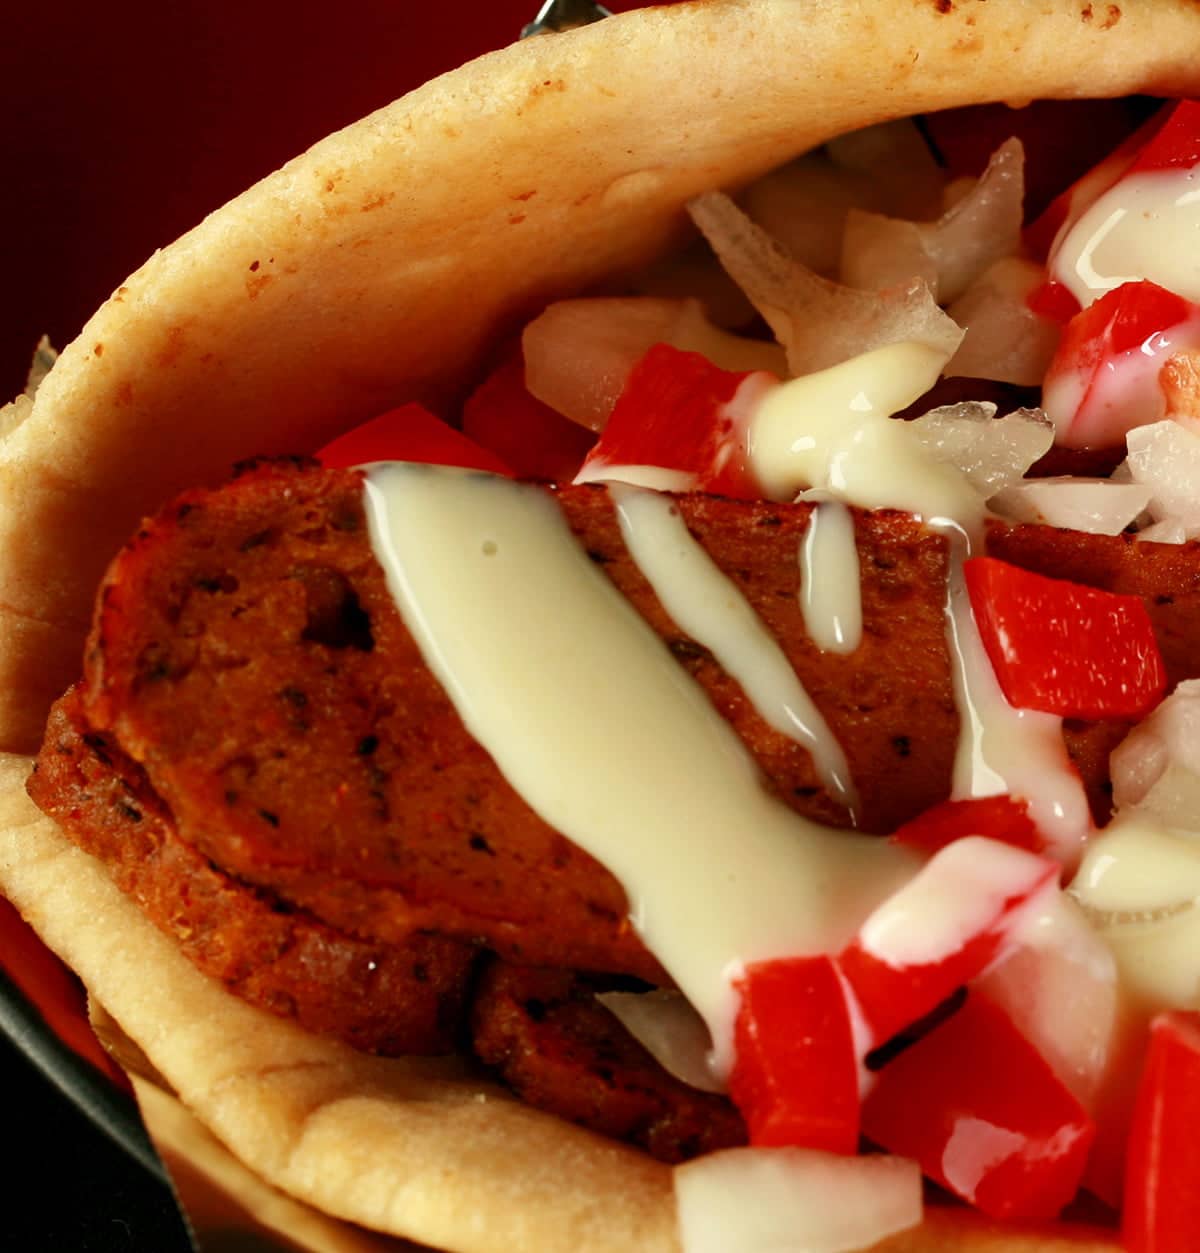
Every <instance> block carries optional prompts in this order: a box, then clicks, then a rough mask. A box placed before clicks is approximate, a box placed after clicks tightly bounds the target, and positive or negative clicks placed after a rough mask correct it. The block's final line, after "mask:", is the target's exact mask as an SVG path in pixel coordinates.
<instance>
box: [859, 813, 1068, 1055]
mask: <svg viewBox="0 0 1200 1253" xmlns="http://www.w3.org/2000/svg"><path fill="white" fill-rule="evenodd" d="M1059 870H1060V867H1059V866H1058V864H1057V863H1056V862H1053V861H1050V860H1049V859H1047V858H1044V857H1037V856H1035V855H1034V854H1033V853H1029V852H1026V851H1025V850H1024V849H1018V848H1012V847H1010V846H1009V845H1006V844H1000V843H998V842H996V841H992V840H983V839H979V838H972V837H967V838H964V839H961V840H956V841H954V842H953V843H951V844H949V845H947V846H946V847H945V848H943V849H941V850H940V851H939V852H938V853H937V854H936V855H935V856H934V857H933V858H932V859H931V860H930V861H929V863H928V864H927V865H926V866H925V867H924V868H923V869H922V870H921V871H920V872H919V873H918V874H917V875H916V877H915V878H913V879H912V880H911V881H910V882H909V883H907V884H905V886H904V887H902V888H901V889H900V890H899V891H898V892H896V893H895V894H894V895H892V896H891V897H889V898H888V899H887V900H886V901H884V903H883V904H882V905H881V906H880V907H879V908H878V909H877V910H876V911H875V912H874V913H873V914H872V915H871V916H870V917H869V918H868V919H867V920H866V922H864V923H863V925H862V927H860V928H859V932H858V935H857V936H856V937H855V939H854V942H853V943H852V944H850V945H849V947H848V948H847V949H846V950H845V952H843V953H842V955H841V957H839V959H838V964H839V966H840V967H841V970H842V973H843V974H844V975H845V976H846V979H847V980H848V981H849V983H850V986H851V988H852V989H853V991H854V996H855V1000H856V1002H857V1005H858V1008H859V1010H860V1012H861V1014H862V1017H863V1019H864V1020H865V1021H866V1024H867V1026H868V1027H869V1028H870V1030H871V1040H870V1047H872V1048H875V1047H878V1046H879V1045H881V1044H884V1043H885V1042H886V1041H888V1040H890V1039H891V1038H892V1037H893V1036H895V1035H897V1034H898V1033H899V1032H900V1031H902V1030H904V1028H905V1027H908V1026H910V1025H911V1024H912V1023H914V1022H917V1021H918V1020H919V1019H921V1018H924V1017H925V1016H926V1015H927V1014H929V1013H932V1011H933V1010H935V1009H936V1008H937V1007H938V1006H939V1005H940V1004H941V1003H942V1002H943V1001H944V1000H946V998H947V997H949V996H950V995H951V994H952V993H954V992H955V991H957V989H959V988H960V987H962V986H963V985H964V984H966V983H968V982H969V981H970V980H971V979H973V978H974V977H975V976H976V975H977V974H979V973H980V972H981V971H983V970H984V969H986V968H987V967H988V966H989V965H991V964H992V962H994V961H995V960H996V959H997V957H999V956H1000V955H1001V953H1003V952H1004V951H1005V950H1006V948H1008V947H1009V946H1010V945H1011V944H1012V942H1013V940H1012V937H1013V934H1014V932H1015V930H1016V928H1017V926H1018V924H1019V923H1020V921H1021V920H1022V919H1023V918H1024V916H1025V914H1026V911H1027V908H1028V907H1029V906H1030V905H1032V904H1036V903H1037V902H1039V901H1042V900H1044V899H1045V897H1046V894H1047V890H1048V889H1050V890H1052V885H1053V884H1054V883H1055V882H1056V880H1057V878H1058V874H1059Z"/></svg>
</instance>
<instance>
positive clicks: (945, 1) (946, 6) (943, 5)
mask: <svg viewBox="0 0 1200 1253" xmlns="http://www.w3.org/2000/svg"><path fill="white" fill-rule="evenodd" d="M933 7H934V8H935V9H937V11H938V12H939V13H953V12H954V0H933Z"/></svg>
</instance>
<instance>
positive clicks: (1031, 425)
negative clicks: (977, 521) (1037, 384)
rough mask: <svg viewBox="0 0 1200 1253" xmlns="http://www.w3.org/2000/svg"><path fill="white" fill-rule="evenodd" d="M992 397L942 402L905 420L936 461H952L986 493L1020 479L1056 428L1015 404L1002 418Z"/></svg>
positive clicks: (989, 493)
mask: <svg viewBox="0 0 1200 1253" xmlns="http://www.w3.org/2000/svg"><path fill="white" fill-rule="evenodd" d="M995 413H996V406H995V405H994V404H991V403H990V402H980V401H970V400H968V401H963V402H961V403H959V404H956V405H941V406H939V407H938V408H937V409H930V410H929V412H928V413H925V414H922V415H921V417H919V418H915V419H913V420H912V422H911V423H909V425H910V426H911V427H912V429H913V430H914V431H915V432H916V433H917V434H918V436H919V438H920V440H921V443H922V444H923V445H924V446H925V448H926V449H927V450H928V451H929V452H931V453H933V455H934V456H936V457H937V458H938V459H939V460H940V461H945V462H948V463H949V464H951V465H953V466H956V467H957V468H958V469H959V470H961V471H962V473H963V474H965V475H966V476H967V479H968V480H969V482H970V484H971V486H972V487H973V488H975V490H976V491H977V492H979V493H980V495H982V496H983V497H984V498H987V497H989V496H994V495H995V494H996V493H997V492H998V491H1000V490H1001V489H1002V488H1005V487H1007V486H1009V484H1011V483H1015V482H1017V481H1019V480H1020V478H1021V476H1022V475H1023V474H1024V473H1025V471H1026V470H1028V469H1029V467H1030V466H1031V465H1033V463H1034V462H1035V461H1037V459H1038V458H1039V457H1041V456H1043V455H1044V454H1045V452H1046V451H1047V449H1048V448H1049V447H1050V445H1051V444H1052V443H1053V442H1054V428H1053V427H1052V426H1051V425H1050V423H1049V422H1048V421H1047V419H1046V417H1045V415H1044V414H1043V413H1042V412H1041V410H1039V409H1016V410H1014V411H1013V412H1012V413H1008V414H1005V415H1004V417H1002V418H997V417H996V416H995Z"/></svg>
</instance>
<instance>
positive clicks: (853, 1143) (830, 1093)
mask: <svg viewBox="0 0 1200 1253" xmlns="http://www.w3.org/2000/svg"><path fill="white" fill-rule="evenodd" d="M738 990H739V991H740V993H741V998H742V999H741V1005H740V1008H739V1010H738V1016H737V1023H736V1026H735V1029H734V1044H735V1048H736V1057H735V1060H734V1065H733V1072H732V1074H731V1075H730V1077H729V1093H730V1096H732V1097H733V1100H734V1102H735V1104H736V1105H737V1107H738V1108H739V1109H740V1110H741V1111H742V1116H743V1117H744V1118H745V1120H746V1127H747V1129H748V1130H749V1132H750V1142H751V1144H754V1145H759V1146H767V1147H770V1146H780V1145H796V1146H799V1147H802V1148H814V1149H825V1150H827V1151H828V1152H832V1153H853V1152H855V1151H856V1149H857V1148H858V1061H857V1057H856V1054H855V1045H854V1034H853V1030H852V1027H851V1022H850V1011H849V1008H848V1007H847V1004H846V995H845V992H844V990H843V985H842V981H841V978H840V977H839V975H838V971H837V967H836V965H835V964H834V962H833V960H832V959H831V958H828V957H796V958H786V959H782V960H779V961H768V962H757V963H755V964H754V965H751V966H748V967H747V968H746V973H745V975H744V976H743V978H742V979H741V981H740V982H739V984H738Z"/></svg>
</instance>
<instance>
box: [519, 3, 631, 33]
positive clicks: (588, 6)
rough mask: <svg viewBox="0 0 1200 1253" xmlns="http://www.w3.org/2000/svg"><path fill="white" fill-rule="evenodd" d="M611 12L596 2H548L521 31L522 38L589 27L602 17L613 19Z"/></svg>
mask: <svg viewBox="0 0 1200 1253" xmlns="http://www.w3.org/2000/svg"><path fill="white" fill-rule="evenodd" d="M611 16H612V15H611V14H610V13H609V11H608V10H607V9H606V8H605V7H604V6H603V5H602V4H596V3H595V2H594V0H546V3H545V4H543V5H542V7H541V9H539V10H538V15H537V17H535V18H534V19H533V21H532V22H530V23H529V25H528V26H526V27H525V28H524V29H523V30H522V31H521V38H522V39H528V38H529V36H530V35H551V34H554V33H555V32H556V31H562V30H572V29H573V28H574V27H576V26H587V25H588V24H589V23H590V22H598V21H599V20H600V19H601V18H602V17H611Z"/></svg>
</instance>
